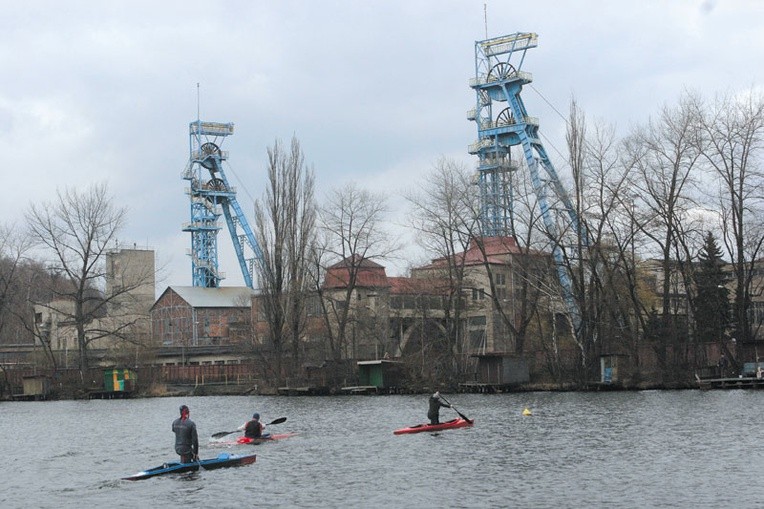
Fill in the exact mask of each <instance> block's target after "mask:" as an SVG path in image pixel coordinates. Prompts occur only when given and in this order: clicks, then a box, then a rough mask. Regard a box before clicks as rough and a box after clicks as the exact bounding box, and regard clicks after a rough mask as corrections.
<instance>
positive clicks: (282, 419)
mask: <svg viewBox="0 0 764 509" xmlns="http://www.w3.org/2000/svg"><path fill="white" fill-rule="evenodd" d="M286 420H287V418H286V417H279V418H278V419H274V420H272V421H271V422H269V423H268V424H267V426H272V425H273V424H281V423H282V422H286ZM240 431H241V430H240V429H237V430H234V431H218V432H217V433H213V434H212V438H220V437H224V436H226V435H230V434H231V433H238V432H240Z"/></svg>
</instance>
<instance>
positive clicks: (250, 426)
mask: <svg viewBox="0 0 764 509" xmlns="http://www.w3.org/2000/svg"><path fill="white" fill-rule="evenodd" d="M244 436H245V437H247V438H260V437H261V436H263V425H262V424H260V421H258V420H257V419H252V420H251V421H249V422H247V425H246V426H244Z"/></svg>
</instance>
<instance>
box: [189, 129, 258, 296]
mask: <svg viewBox="0 0 764 509" xmlns="http://www.w3.org/2000/svg"><path fill="white" fill-rule="evenodd" d="M232 134H233V124H231V123H229V124H222V123H217V122H202V121H201V120H196V121H195V122H191V123H190V124H189V151H190V156H189V161H188V165H187V166H186V169H185V170H184V172H183V179H184V180H188V181H189V182H190V187H189V189H188V190H187V194H188V196H189V200H190V207H191V210H190V211H191V222H190V223H188V224H187V225H185V226H184V227H183V231H185V232H190V233H191V253H190V254H191V274H192V284H193V286H200V287H205V288H218V287H219V286H220V281H221V280H222V279H224V278H225V276H224V275H223V274H222V273H221V272H220V270H219V268H218V246H217V234H218V231H220V226H219V224H218V219H219V218H220V216H221V215H223V216H224V217H225V220H226V223H227V225H228V231H229V233H230V234H231V240H232V241H233V247H234V250H235V251H236V256H237V258H238V260H239V265H240V266H241V272H242V275H243V276H244V283H245V284H246V285H247V286H248V287H250V288H254V279H255V264H256V263H259V262H260V261H262V252H261V251H260V246H259V245H258V244H257V241H256V240H255V236H254V234H253V233H252V229H251V228H250V227H249V222H248V221H247V218H246V217H245V216H244V213H243V211H242V210H241V207H240V206H239V202H238V201H237V200H236V190H235V189H234V188H233V187H232V186H231V185H230V184H229V182H228V178H227V177H226V174H225V171H224V170H223V161H225V160H226V159H228V152H225V151H223V150H221V149H220V146H221V145H222V143H223V141H224V140H225V138H226V137H227V136H230V135H232Z"/></svg>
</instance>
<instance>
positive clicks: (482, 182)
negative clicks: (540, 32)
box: [468, 32, 583, 333]
mask: <svg viewBox="0 0 764 509" xmlns="http://www.w3.org/2000/svg"><path fill="white" fill-rule="evenodd" d="M537 45H538V36H537V35H536V34H534V33H519V32H518V33H516V34H512V35H505V36H502V37H495V38H492V39H486V40H483V41H477V42H475V77H474V78H472V79H471V80H470V87H471V88H472V89H474V90H475V96H476V102H475V109H474V110H471V111H470V112H469V114H468V118H469V120H473V121H475V123H476V124H477V131H478V140H477V142H475V143H473V144H472V145H470V147H469V153H470V154H475V155H477V156H478V173H477V185H478V186H479V190H480V200H481V202H480V206H481V209H480V213H481V217H480V220H481V229H482V234H483V235H484V236H487V237H495V236H503V235H510V236H513V235H514V234H515V232H514V231H513V228H512V225H513V224H514V222H513V220H512V219H513V218H512V214H513V205H512V201H513V192H512V179H511V178H510V173H511V172H513V171H517V170H519V168H520V166H519V165H518V164H516V163H514V162H513V161H512V160H511V154H510V149H511V147H513V146H516V145H520V146H521V147H522V151H523V154H524V156H525V162H526V164H527V167H528V170H529V172H530V177H531V181H532V183H533V190H534V192H535V194H536V197H537V199H538V203H539V208H540V211H541V216H542V218H543V220H544V227H545V228H546V230H547V232H548V233H549V236H550V238H551V239H552V241H553V242H554V245H553V248H552V254H553V256H554V260H555V264H556V266H557V275H558V278H559V280H560V284H561V286H562V293H563V298H564V300H565V304H566V307H567V309H568V313H569V315H570V317H571V322H572V325H573V328H574V330H575V332H576V333H578V331H579V330H580V327H581V313H580V310H579V308H578V306H577V304H576V301H575V299H574V298H573V289H572V283H571V277H570V274H569V272H568V268H567V265H566V263H565V256H564V252H563V247H562V245H561V240H560V236H559V234H558V231H559V229H558V223H557V216H558V214H557V212H561V215H562V216H567V220H568V223H569V224H570V226H571V228H572V229H573V231H575V232H577V233H578V234H579V235H582V233H581V227H580V223H579V219H578V214H577V213H576V209H575V208H574V207H573V204H572V202H571V200H570V198H569V196H568V193H567V192H566V191H565V188H564V187H563V186H562V184H561V183H560V179H559V178H558V177H557V172H556V171H555V169H554V165H552V162H551V161H550V160H549V156H548V155H547V152H546V149H544V146H543V144H542V143H541V140H540V138H539V122H538V119H537V118H534V117H530V116H529V115H528V112H527V111H526V109H525V105H524V104H523V100H522V98H521V97H520V92H522V89H523V85H526V84H528V83H531V81H532V80H533V79H532V76H531V75H530V73H527V72H524V71H522V66H523V63H524V61H525V54H526V52H527V51H528V50H529V49H531V48H535V47H536V46H537ZM539 168H541V169H543V170H544V172H545V175H544V177H542V176H541V174H540V171H539ZM550 197H551V198H552V199H553V200H554V205H555V210H552V209H551V207H550ZM582 238H583V237H582Z"/></svg>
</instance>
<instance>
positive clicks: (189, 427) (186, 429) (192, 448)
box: [172, 417, 199, 456]
mask: <svg viewBox="0 0 764 509" xmlns="http://www.w3.org/2000/svg"><path fill="white" fill-rule="evenodd" d="M172 431H173V432H174V433H175V452H176V453H178V454H179V455H181V456H188V455H191V454H193V455H197V454H199V436H198V435H197V434H196V424H194V421H192V420H191V419H186V420H185V421H184V420H182V419H181V418H180V417H178V418H177V419H175V420H174V421H173V422H172Z"/></svg>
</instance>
